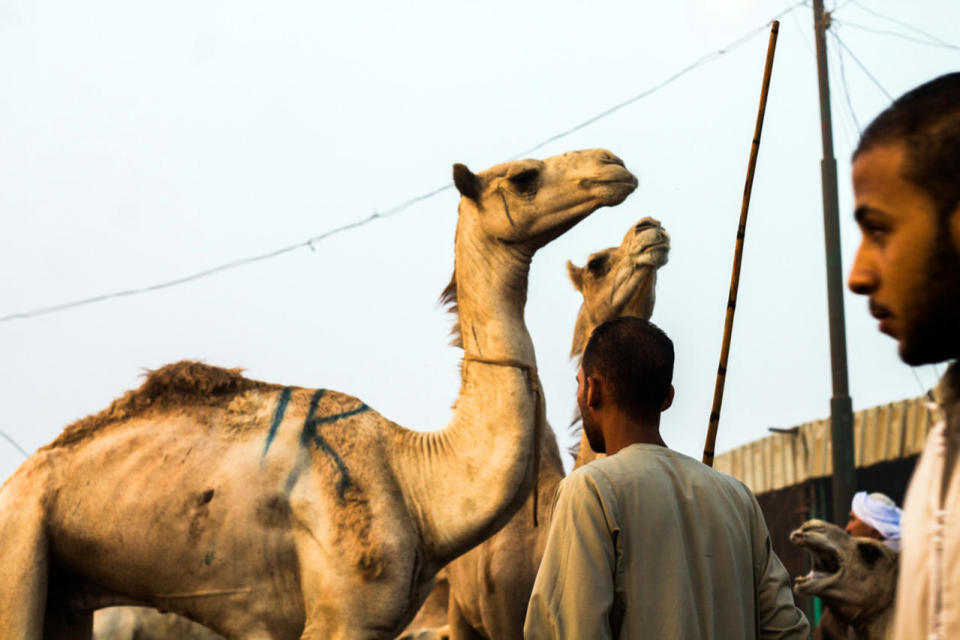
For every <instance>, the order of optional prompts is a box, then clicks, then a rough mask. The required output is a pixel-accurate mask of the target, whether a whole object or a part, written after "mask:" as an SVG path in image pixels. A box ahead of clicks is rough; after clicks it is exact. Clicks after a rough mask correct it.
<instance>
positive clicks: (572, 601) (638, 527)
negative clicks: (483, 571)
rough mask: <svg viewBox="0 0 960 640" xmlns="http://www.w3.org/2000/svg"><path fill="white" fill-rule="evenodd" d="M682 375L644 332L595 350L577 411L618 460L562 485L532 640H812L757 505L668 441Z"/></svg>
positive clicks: (530, 614) (601, 342) (622, 328)
mask: <svg viewBox="0 0 960 640" xmlns="http://www.w3.org/2000/svg"><path fill="white" fill-rule="evenodd" d="M672 376H673V344H672V342H671V341H670V339H669V338H668V337H667V336H666V335H665V334H664V333H663V332H662V331H660V330H659V329H658V328H657V327H655V326H654V325H652V324H651V323H649V322H647V321H646V320H641V319H639V318H620V319H618V320H614V321H612V322H609V323H606V324H604V325H601V326H600V327H599V328H597V330H596V331H595V332H594V334H593V336H592V337H591V338H590V341H589V343H588V344H587V347H586V349H585V351H584V356H583V366H582V368H581V369H580V371H579V372H578V374H577V381H578V390H577V401H578V404H579V405H580V411H581V414H582V417H583V425H584V430H585V431H586V434H587V438H588V439H589V441H590V445H591V447H593V449H594V450H595V451H598V452H604V451H605V452H606V453H607V454H608V455H607V457H606V458H603V459H600V460H597V461H595V462H592V463H590V464H589V465H586V466H584V467H581V468H580V469H578V470H576V471H574V472H573V473H572V474H571V475H570V476H568V477H567V478H566V479H565V480H564V481H563V482H562V483H561V485H560V489H559V490H558V494H557V498H556V504H555V506H554V509H553V515H552V516H551V522H550V534H549V538H548V540H547V546H546V550H545V552H544V555H543V560H542V562H541V564H540V571H539V573H538V574H537V579H536V583H535V584H534V588H533V593H532V595H531V598H530V605H529V608H528V610H527V619H526V624H525V626H524V637H525V638H528V639H541V638H569V639H583V640H596V639H606V638H664V639H666V638H669V639H671V640H673V639H688V640H693V639H704V640H708V639H709V640H714V639H730V640H746V639H751V638H791V639H794V638H795V639H797V640H800V639H804V640H805V639H806V637H807V632H808V629H809V627H808V624H807V620H806V618H804V616H803V613H801V612H800V610H799V609H797V608H796V607H795V606H794V603H793V596H792V594H791V592H790V586H789V577H788V576H787V573H786V571H785V570H784V568H783V565H782V564H781V563H780V560H779V559H778V558H777V556H776V554H774V552H773V549H772V548H771V546H770V537H769V535H768V533H767V528H766V524H765V523H764V520H763V514H762V513H761V512H760V507H759V506H758V505H757V501H756V499H755V498H754V497H753V494H751V493H750V491H749V490H748V489H747V488H746V487H745V486H744V485H743V484H742V483H740V482H739V481H737V480H735V479H733V478H731V477H730V476H727V475H724V474H722V473H719V472H717V471H714V470H713V469H711V468H709V467H707V466H705V465H703V464H701V463H700V462H699V461H697V460H694V459H693V458H690V457H688V456H685V455H683V454H680V453H677V452H676V451H671V450H670V449H668V448H667V446H666V445H665V444H664V442H663V439H662V438H661V437H660V431H659V429H660V413H661V412H662V411H664V410H666V409H667V408H668V407H669V406H670V404H671V402H672V401H673V386H672V385H671V378H672Z"/></svg>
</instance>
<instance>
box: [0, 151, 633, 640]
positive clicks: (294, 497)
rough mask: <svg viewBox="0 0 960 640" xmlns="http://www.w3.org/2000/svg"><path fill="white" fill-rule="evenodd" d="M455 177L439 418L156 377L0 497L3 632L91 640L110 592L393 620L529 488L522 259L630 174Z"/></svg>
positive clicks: (300, 391) (615, 162)
mask: <svg viewBox="0 0 960 640" xmlns="http://www.w3.org/2000/svg"><path fill="white" fill-rule="evenodd" d="M454 182H455V184H456V186H457V188H458V190H459V191H460V193H461V200H460V207H459V211H460V215H459V218H458V222H457V231H456V236H455V243H454V247H455V272H454V280H453V283H454V284H455V289H456V301H457V305H458V309H459V314H460V321H459V327H460V330H461V332H460V333H461V335H462V336H463V346H464V352H465V353H464V363H463V366H462V372H461V375H462V382H461V388H460V393H459V396H458V398H457V401H456V404H455V406H454V414H453V417H452V420H451V422H450V424H449V425H448V426H447V427H446V428H445V429H443V430H441V431H437V432H430V433H425V432H417V431H410V430H407V429H404V428H402V427H400V426H399V425H397V424H395V423H394V422H391V421H389V420H387V419H385V418H383V417H382V416H380V415H379V414H378V413H377V412H375V411H373V410H372V409H370V408H369V407H367V406H366V405H365V404H364V403H363V402H361V401H360V400H358V399H356V398H353V397H351V396H348V395H345V394H342V393H339V392H336V391H327V390H323V389H319V390H318V389H305V388H299V387H281V386H279V385H273V384H267V383H264V382H258V381H254V380H248V379H245V378H243V377H242V376H241V375H240V374H239V372H238V371H236V370H226V369H220V368H216V367H209V366H205V365H201V364H198V363H189V362H184V363H177V364H173V365H168V366H166V367H163V368H161V369H159V370H157V371H155V372H153V373H152V374H150V375H149V376H148V378H147V379H146V381H145V382H144V383H143V385H142V386H141V387H140V388H139V389H137V390H136V391H132V392H128V393H127V394H126V395H125V396H123V397H122V398H120V399H118V400H117V401H115V402H114V403H113V404H112V405H111V406H110V407H109V408H108V409H106V410H105V411H104V412H102V413H100V414H98V415H95V416H91V417H89V418H85V419H83V420H81V421H79V422H77V423H75V424H74V425H71V426H70V427H68V428H67V429H66V430H65V431H64V432H63V433H62V434H61V435H60V437H59V438H57V439H56V440H55V441H54V442H53V443H51V444H50V445H48V446H47V447H44V448H43V449H41V450H40V451H39V452H37V453H36V454H35V455H34V456H32V457H31V458H30V459H29V460H27V461H26V462H25V463H24V464H23V465H22V466H21V467H20V469H18V471H17V472H16V473H15V474H14V475H13V476H11V477H10V478H9V479H8V480H7V482H6V483H5V484H4V485H3V488H2V489H0V558H2V562H0V620H2V621H3V625H2V627H0V639H3V640H13V639H16V640H39V639H40V638H69V639H72V638H89V636H90V628H91V619H92V611H93V610H94V609H96V608H99V607H103V606H109V605H114V604H142V605H147V606H152V607H154V608H158V609H161V610H165V611H171V612H173V613H177V614H179V615H182V616H184V617H186V618H189V619H191V620H194V621H196V622H199V623H201V624H203V625H205V626H207V627H209V628H211V629H213V630H214V631H217V632H218V633H220V634H222V635H225V636H227V637H228V638H239V639H245V640H246V639H250V640H252V639H260V638H271V639H280V638H303V639H314V638H331V639H345V638H350V639H364V638H391V637H393V636H394V635H395V634H396V633H397V632H398V631H399V630H400V629H402V628H403V626H404V625H405V624H406V623H407V622H408V621H409V620H410V619H411V618H412V617H413V615H414V613H415V612H416V609H417V607H418V606H419V605H420V603H421V602H422V601H423V599H424V598H425V597H426V595H427V593H428V591H429V589H430V585H431V582H432V579H433V576H434V574H435V573H436V572H437V570H438V569H440V568H441V567H442V566H444V565H445V564H447V563H449V562H450V561H451V560H453V558H455V557H457V556H458V555H460V554H461V553H463V552H465V551H466V550H468V549H469V548H471V547H473V546H474V545H476V544H477V543H478V542H479V541H481V540H483V539H485V538H486V537H488V536H489V535H491V534H492V533H493V532H494V531H496V530H497V529H499V528H500V527H502V526H503V525H504V524H505V523H506V522H507V520H509V518H510V517H511V516H512V515H513V513H514V512H515V511H516V510H517V509H518V508H519V507H520V506H521V505H522V504H523V501H524V499H525V498H526V496H527V494H528V493H529V489H530V485H531V482H532V481H533V478H534V475H533V473H532V468H533V465H532V464H531V462H532V461H533V460H534V459H535V457H536V456H535V453H536V450H535V446H534V442H535V434H536V432H537V431H538V427H537V426H536V425H537V424H538V422H541V423H542V418H541V419H539V420H538V418H539V417H540V416H542V413H543V398H542V394H541V393H540V391H539V385H538V382H537V377H536V369H535V359H534V351H533V344H532V342H531V340H530V336H529V334H528V332H527V329H526V326H525V324H524V321H523V309H524V305H525V302H526V287H527V276H528V271H529V265H530V261H531V259H532V257H533V254H534V253H535V252H536V250H537V249H538V248H540V247H542V246H543V245H545V244H546V243H547V242H549V241H551V240H552V239H554V238H556V237H557V236H559V235H560V234H562V233H564V232H565V231H567V230H568V229H570V228H571V227H572V226H574V225H575V224H576V223H577V222H579V221H580V220H582V219H583V218H584V217H585V216H587V215H588V214H590V213H591V212H593V211H594V210H596V209H597V208H598V207H601V206H605V205H615V204H619V203H620V202H622V201H623V199H624V198H626V197H627V195H629V194H630V193H631V192H632V191H633V190H634V189H635V188H636V184H637V182H636V178H635V177H634V176H633V175H632V174H631V173H630V172H629V171H627V170H626V169H625V168H624V166H623V162H622V161H620V160H619V159H618V158H616V157H615V156H613V155H612V154H610V153H609V152H606V151H603V150H590V151H580V152H571V153H567V154H563V155H561V156H555V157H553V158H549V159H547V160H544V161H537V160H522V161H517V162H511V163H507V164H503V165H498V166H496V167H493V168H491V169H489V170H487V171H485V172H482V173H480V174H474V173H472V172H470V170H469V169H467V168H466V167H465V166H463V165H455V166H454Z"/></svg>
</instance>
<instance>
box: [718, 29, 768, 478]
mask: <svg viewBox="0 0 960 640" xmlns="http://www.w3.org/2000/svg"><path fill="white" fill-rule="evenodd" d="M779 31H780V22H778V21H777V20H774V21H773V24H771V25H770V41H769V43H768V44H767V62H766V65H765V66H764V69H763V85H762V87H761V89H760V109H759V111H758V113H757V125H756V128H755V129H754V131H753V143H752V144H751V146H750V161H749V163H748V164H747V182H746V184H745V185H744V187H743V202H742V203H741V205H740V226H739V227H738V228H737V244H736V248H735V249H734V253H733V274H732V275H731V276H730V297H729V298H727V317H726V321H725V322H724V325H723V342H722V343H721V345H720V366H719V367H718V368H717V384H716V386H715V387H714V390H713V409H712V410H711V411H710V425H709V427H708V428H707V440H706V442H705V443H704V445H703V464H705V465H707V466H709V467H712V466H713V453H714V447H715V446H716V443H717V427H718V426H719V425H720V405H721V404H722V403H723V385H724V382H726V379H727V356H729V355H730V336H731V335H732V334H733V313H734V311H735V310H736V308H737V289H739V287H740V264H741V262H743V238H744V234H745V233H746V230H747V211H748V210H749V209H750V192H751V191H752V190H753V174H754V172H755V171H756V168H757V154H758V153H759V151H760V132H761V130H762V129H763V114H764V112H765V111H766V110H767V94H768V93H769V91H770V73H771V71H773V54H774V53H775V52H776V50H777V33H778V32H779Z"/></svg>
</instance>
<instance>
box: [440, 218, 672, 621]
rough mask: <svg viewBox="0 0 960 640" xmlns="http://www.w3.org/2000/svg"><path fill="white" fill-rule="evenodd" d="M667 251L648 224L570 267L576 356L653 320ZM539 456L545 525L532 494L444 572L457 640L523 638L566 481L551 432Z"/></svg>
mask: <svg viewBox="0 0 960 640" xmlns="http://www.w3.org/2000/svg"><path fill="white" fill-rule="evenodd" d="M669 250H670V236H669V235H668V234H667V232H666V231H665V230H664V229H663V228H662V227H661V225H660V223H659V222H658V221H656V220H654V219H652V218H644V219H642V220H641V221H640V222H638V223H637V224H635V225H633V226H632V227H631V228H630V229H629V230H628V231H627V233H626V235H625V236H624V238H623V242H622V243H621V244H620V246H619V247H611V248H609V249H605V250H603V251H599V252H597V253H594V254H592V255H591V256H590V259H589V260H588V261H587V265H586V267H584V268H582V269H581V268H579V267H576V266H574V265H573V264H572V263H568V272H569V275H570V278H571V280H572V281H573V283H574V286H575V287H576V288H577V290H578V291H580V293H581V294H582V296H583V305H582V306H581V308H580V311H579V313H578V315H577V323H576V328H575V330H574V339H573V354H575V355H577V356H579V355H580V353H581V352H582V351H583V347H584V346H585V344H586V340H587V338H588V337H589V336H590V333H591V332H592V331H593V329H595V328H596V327H597V326H598V325H600V324H602V323H603V322H606V321H607V320H612V319H614V318H618V317H620V316H623V315H643V316H644V317H649V316H650V313H651V312H652V311H653V298H654V291H653V289H654V285H655V283H656V271H657V269H658V268H659V267H661V266H662V265H663V264H665V263H666V261H667V255H668V252H669ZM541 456H542V464H541V466H540V480H539V483H538V485H539V486H538V491H539V500H538V503H539V504H538V515H539V527H534V526H533V518H532V509H533V496H532V495H531V496H530V497H528V498H527V502H526V504H525V505H524V507H523V508H522V509H520V511H518V512H517V513H516V514H515V515H514V516H513V518H512V519H511V520H510V522H508V523H507V525H506V526H505V527H504V528H503V529H501V530H500V531H499V532H497V533H496V534H495V535H493V536H492V537H491V538H489V539H488V540H486V541H484V542H483V543H482V544H480V545H479V546H477V547H475V548H473V549H471V550H470V551H469V552H467V553H466V554H464V555H462V556H460V557H459V558H457V559H456V560H454V561H453V562H451V563H450V565H448V566H447V568H446V571H447V576H448V579H449V582H450V608H449V625H450V638H451V639H452V640H466V639H469V638H488V639H494V640H510V639H513V638H516V639H520V638H522V637H523V620H524V618H525V617H526V613H527V601H528V600H529V599H530V592H531V591H532V589H533V582H534V579H535V578H536V576H537V570H538V568H539V567H540V559H541V558H542V557H543V550H544V547H545V545H546V542H547V533H548V531H549V524H550V514H551V511H552V508H553V497H554V494H555V493H556V490H557V485H558V484H560V480H561V479H562V478H563V476H564V472H563V462H562V460H561V458H560V450H559V449H558V447H557V440H556V438H555V437H554V435H553V432H552V430H550V429H548V430H547V432H546V434H545V437H544V438H543V445H542V450H541Z"/></svg>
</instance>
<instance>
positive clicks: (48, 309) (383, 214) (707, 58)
mask: <svg viewBox="0 0 960 640" xmlns="http://www.w3.org/2000/svg"><path fill="white" fill-rule="evenodd" d="M806 2H807V0H800V2H796V3H795V4H793V5H791V6H789V7H787V8H786V9H784V10H783V11H781V12H780V13H778V14H776V15H775V16H773V17H772V18H771V19H770V20H768V21H766V22H764V23H763V24H762V25H760V26H759V27H757V28H755V29H751V30H750V31H748V32H747V33H746V34H744V35H743V36H741V37H739V38H737V39H736V40H734V41H733V42H731V43H730V44H728V45H726V46H724V47H722V48H720V49H717V50H716V51H713V52H711V53H708V54H706V55H704V56H702V57H701V58H699V59H698V60H697V61H695V62H693V63H692V64H690V65H687V66H686V67H684V68H683V69H681V70H680V71H677V72H676V73H674V74H672V75H671V76H669V77H668V78H667V79H666V80H663V81H661V82H660V83H658V84H656V85H654V86H653V87H650V88H649V89H646V90H645V91H642V92H640V93H638V94H636V95H634V96H633V97H631V98H628V99H627V100H625V101H623V102H621V103H619V104H617V105H614V106H613V107H610V108H609V109H606V110H604V111H602V112H600V113H599V114H597V115H595V116H593V117H592V118H589V119H587V120H584V121H583V122H581V123H580V124H577V125H576V126H573V127H571V128H569V129H566V130H565V131H562V132H560V133H557V134H554V135H552V136H550V137H549V138H547V139H545V140H543V141H542V142H539V143H537V144H535V145H533V146H532V147H530V148H528V149H525V150H524V151H521V152H520V153H518V154H515V155H513V156H511V157H510V160H516V159H518V158H521V157H524V156H526V155H527V154H529V153H531V152H533V151H536V150H538V149H541V148H543V147H545V146H547V145H548V144H550V143H552V142H556V141H557V140H560V139H561V138H564V137H566V136H569V135H570V134H572V133H574V132H576V131H579V130H581V129H583V128H585V127H587V126H589V125H591V124H593V123H595V122H597V121H598V120H601V119H603V118H606V117H607V116H609V115H611V114H613V113H615V112H617V111H619V110H620V109H623V108H624V107H626V106H628V105H631V104H633V103H635V102H637V101H638V100H641V99H642V98H645V97H647V96H649V95H651V94H652V93H654V92H656V91H659V90H660V89H663V88H665V87H667V86H668V85H670V84H672V83H673V82H674V81H676V80H677V79H679V78H680V77H682V76H684V75H686V74H688V73H690V72H691V71H693V70H694V69H697V68H699V67H701V66H703V65H705V64H708V63H709V62H712V61H714V60H716V59H717V58H720V57H721V56H723V55H724V54H726V53H729V52H730V51H733V50H734V49H736V48H737V47H739V46H741V45H742V44H744V43H745V42H747V41H748V40H750V39H751V38H753V37H754V36H756V35H758V34H759V33H761V32H763V31H764V30H766V29H767V28H769V25H770V22H772V21H773V20H777V19H779V18H781V17H782V16H784V15H786V14H788V13H790V12H792V11H794V10H795V9H796V8H797V7H800V6H802V5H804V4H806ZM452 187H453V183H452V182H448V183H447V184H444V185H443V186H440V187H437V188H435V189H432V190H430V191H428V192H426V193H423V194H421V195H418V196H414V197H412V198H409V199H408V200H404V201H403V202H400V203H398V204H396V205H394V206H392V207H389V208H388V209H385V210H384V211H379V212H378V211H374V213H372V214H371V215H369V216H367V217H365V218H362V219H360V220H356V221H354V222H350V223H347V224H344V225H341V226H339V227H335V228H333V229H329V230H327V231H325V232H323V233H321V234H319V235H316V236H313V237H311V238H309V239H307V240H306V241H304V242H299V243H297V244H292V245H289V246H286V247H282V248H280V249H275V250H273V251H269V252H266V253H262V254H258V255H253V256H248V257H245V258H238V259H236V260H231V261H229V262H226V263H223V264H220V265H217V266H215V267H211V268H209V269H205V270H202V271H198V272H196V273H192V274H189V275H186V276H183V277H181V278H175V279H172V280H167V281H163V282H160V283H157V284H153V285H149V286H145V287H138V288H134V289H125V290H122V291H115V292H112V293H105V294H102V295H98V296H93V297H89V298H82V299H78V300H73V301H69V302H63V303H59V304H53V305H49V306H44V307H38V308H35V309H31V310H28V311H21V312H17V313H10V314H7V315H4V316H0V322H9V321H11V320H25V319H29V318H35V317H37V316H42V315H47V314H50V313H56V312H59V311H65V310H67V309H72V308H75V307H80V306H85V305H90V304H95V303H99V302H104V301H107V300H112V299H115V298H125V297H129V296H135V295H140V294H145V293H150V292H154V291H159V290H161V289H167V288H170V287H175V286H179V285H182V284H186V283H188V282H193V281H195V280H200V279H202V278H206V277H209V276H212V275H214V274H218V273H222V272H224V271H228V270H232V269H236V268H238V267H243V266H246V265H250V264H253V263H256V262H263V261H266V260H271V259H273V258H277V257H279V256H282V255H284V254H287V253H291V252H293V251H297V250H299V249H304V248H310V249H313V248H314V245H315V244H317V243H318V242H321V241H323V240H325V239H327V238H329V237H331V236H334V235H337V234H340V233H343V232H344V231H348V230H350V229H356V228H358V227H362V226H365V225H367V224H370V223H371V222H374V221H375V220H379V219H382V218H388V217H390V216H393V215H396V214H398V213H401V212H403V211H405V210H407V209H409V208H410V207H412V206H413V205H415V204H417V203H419V202H423V201H424V200H428V199H430V198H432V197H434V196H436V195H438V194H440V193H443V192H444V191H447V190H449V189H451V188H452Z"/></svg>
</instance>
